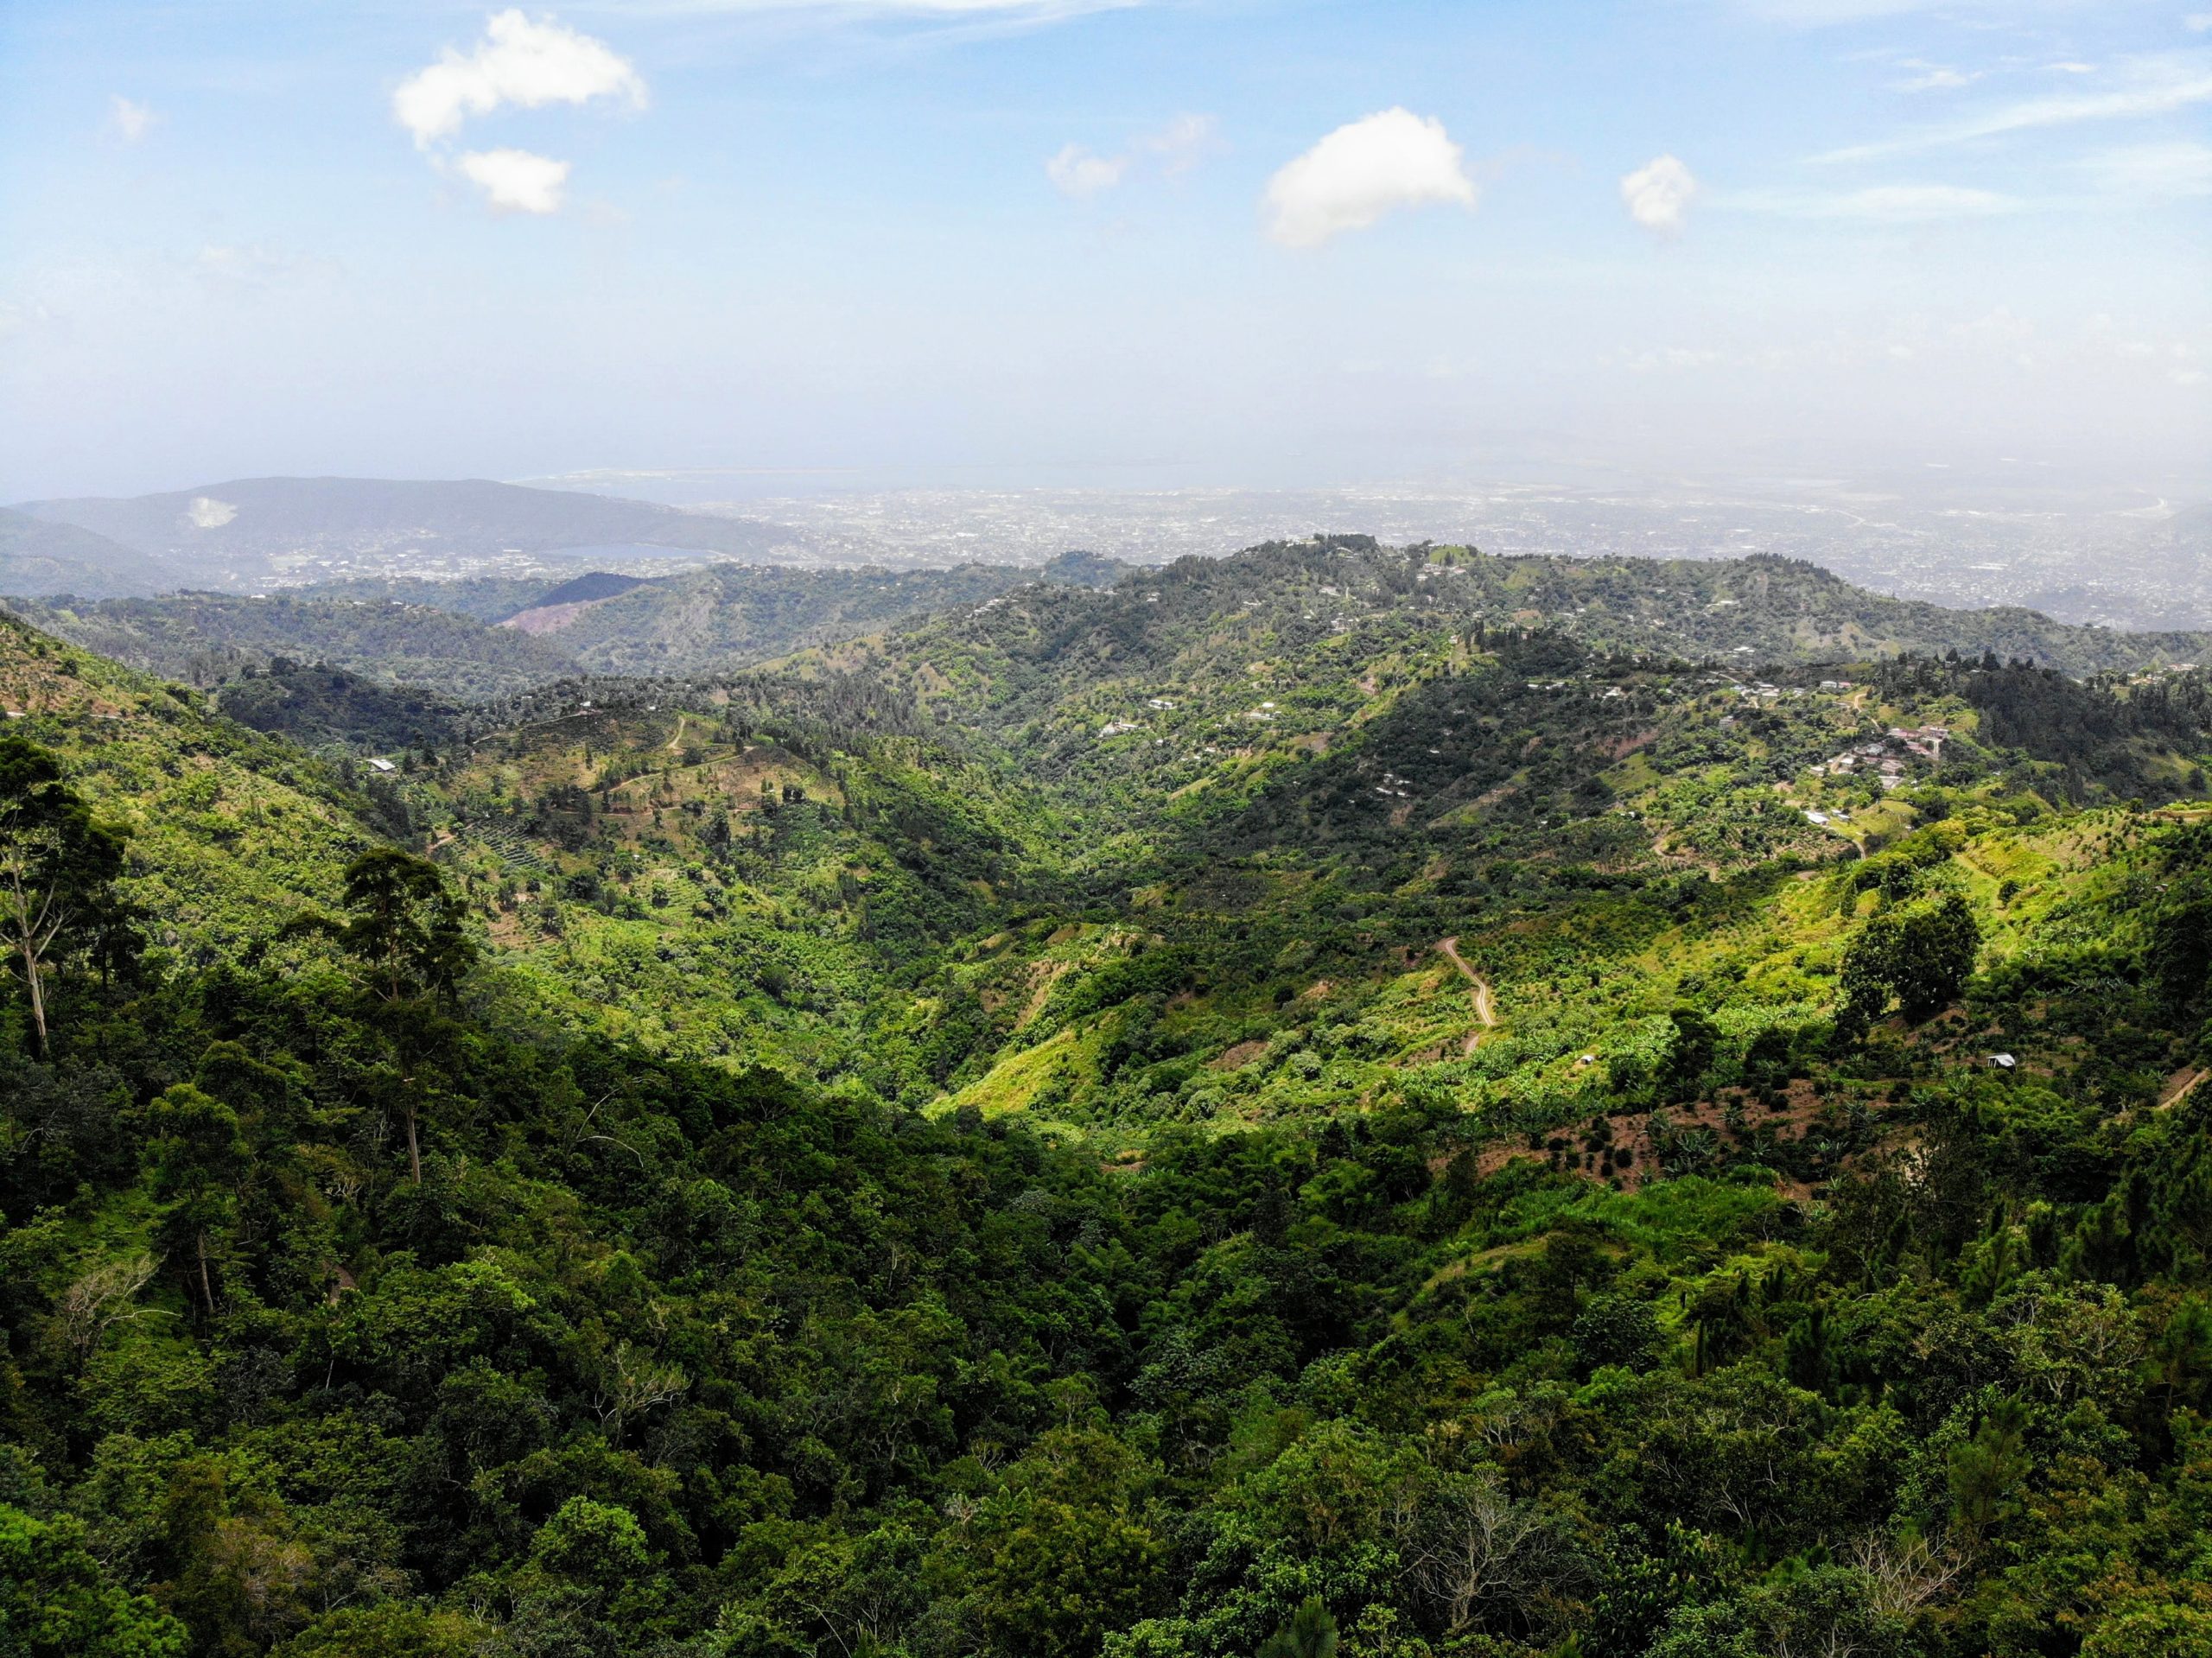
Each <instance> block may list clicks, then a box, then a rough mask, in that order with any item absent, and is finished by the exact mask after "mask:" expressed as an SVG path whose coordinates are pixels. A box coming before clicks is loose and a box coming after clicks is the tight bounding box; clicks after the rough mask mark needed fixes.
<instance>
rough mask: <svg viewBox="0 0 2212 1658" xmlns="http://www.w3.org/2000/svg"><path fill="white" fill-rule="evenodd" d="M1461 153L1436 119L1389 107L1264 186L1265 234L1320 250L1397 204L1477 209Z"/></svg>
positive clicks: (1343, 128)
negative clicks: (1442, 204) (1266, 226)
mask: <svg viewBox="0 0 2212 1658" xmlns="http://www.w3.org/2000/svg"><path fill="white" fill-rule="evenodd" d="M1475 200H1476V190H1475V181H1474V180H1473V179H1471V178H1470V177H1469V176H1468V175H1467V168H1466V160H1465V152H1464V151H1462V150H1461V149H1460V148H1459V145H1457V144H1455V143H1452V139H1451V137H1450V135H1448V134H1447V133H1446V131H1445V130H1444V124H1443V123H1442V122H1441V121H1437V120H1432V119H1425V118H1422V117H1421V116H1418V115H1415V114H1414V113H1413V111H1410V110H1405V109H1389V110H1383V111H1381V112H1380V113H1378V114H1375V115H1370V116H1367V117H1365V118H1363V119H1360V120H1357V121H1354V122H1352V123H1351V124H1349V125H1346V126H1341V127H1338V129H1337V130H1335V131H1334V132H1332V133H1331V134H1329V135H1328V137H1325V138H1324V139H1322V140H1321V142H1320V143H1317V144H1315V145H1314V146H1313V149H1309V150H1307V151H1306V153H1305V154H1304V155H1303V156H1299V157H1298V159H1297V160H1295V161H1294V162H1290V163H1289V164H1288V165H1287V166H1286V167H1285V168H1282V170H1281V172H1279V173H1277V174H1276V175H1274V178H1272V179H1270V180H1268V189H1267V194H1266V196H1265V197H1264V198H1263V205H1264V206H1265V207H1266V209H1267V213H1268V235H1269V236H1271V237H1272V238H1274V240H1276V241H1277V242H1280V243H1281V244H1282V245H1284V246H1285V247H1294V248H1310V247H1319V246H1320V245H1321V244H1323V243H1324V242H1326V241H1328V240H1329V239H1330V238H1332V237H1336V236H1340V235H1342V234H1343V233H1344V232H1346V231H1356V230H1364V229H1366V228H1367V226H1370V225H1372V224H1374V223H1375V221H1376V220H1377V219H1380V218H1382V217H1383V214H1385V213H1389V212H1391V211H1393V210H1394V209H1395V208H1399V207H1420V206H1428V205H1430V204H1432V203H1438V202H1441V203H1447V204H1451V205H1454V206H1461V207H1472V206H1474V205H1475Z"/></svg>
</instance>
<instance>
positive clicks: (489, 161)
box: [459, 149, 569, 213]
mask: <svg viewBox="0 0 2212 1658" xmlns="http://www.w3.org/2000/svg"><path fill="white" fill-rule="evenodd" d="M459 165H460V168H461V175H462V176H463V177H465V178H467V180H468V181H469V182H470V183H472V184H474V185H476V186H477V187H479V188H480V189H481V190H482V191H483V192H484V199H485V200H486V201H488V202H490V203H491V204H492V206H493V207H495V208H497V209H498V210H499V212H501V213H558V212H560V210H561V194H562V191H563V188H564V187H566V186H567V184H568V182H569V163H568V162H556V161H555V160H554V159H553V158H552V157H551V156H533V155H531V153H530V151H528V150H527V149H472V150H470V151H468V152H467V154H466V155H464V156H461V160H460V162H459Z"/></svg>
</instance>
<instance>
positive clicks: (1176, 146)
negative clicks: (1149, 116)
mask: <svg viewBox="0 0 2212 1658" xmlns="http://www.w3.org/2000/svg"><path fill="white" fill-rule="evenodd" d="M1213 133H1214V119H1213V117H1211V115H1179V116H1177V117H1176V118H1174V119H1173V121H1170V122H1169V123H1168V124H1166V126H1164V127H1162V128H1160V130H1159V131H1157V132H1154V133H1147V135H1146V136H1145V137H1142V138H1140V139H1138V140H1137V147H1138V148H1139V149H1143V150H1146V151H1148V152H1149V153H1150V154H1151V155H1152V156H1154V157H1155V158H1156V159H1157V160H1158V161H1159V162H1160V171H1161V172H1163V173H1166V174H1168V175H1170V176H1173V175H1175V174H1178V173H1187V172H1189V171H1190V170H1191V169H1192V168H1194V167H1196V166H1197V165H1198V162H1199V159H1200V158H1201V157H1202V156H1205V153H1206V151H1207V150H1209V149H1212V148H1213V142H1214V137H1213Z"/></svg>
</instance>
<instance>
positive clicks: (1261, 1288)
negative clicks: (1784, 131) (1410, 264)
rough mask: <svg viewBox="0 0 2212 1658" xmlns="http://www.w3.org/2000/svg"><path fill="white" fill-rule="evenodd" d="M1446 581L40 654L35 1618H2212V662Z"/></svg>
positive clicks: (1112, 594) (4, 1332) (2200, 1633)
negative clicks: (424, 680)
mask: <svg viewBox="0 0 2212 1658" xmlns="http://www.w3.org/2000/svg"><path fill="white" fill-rule="evenodd" d="M1756 562H1757V561H1752V563H1756ZM1451 568H1456V566H1454V565H1452V563H1450V562H1447V561H1446V557H1445V556H1444V555H1443V554H1442V553H1441V552H1440V549H1411V550H1409V551H1405V552H1398V551H1394V550H1392V549H1381V548H1377V547H1375V546H1374V545H1373V544H1372V543H1363V542H1360V543H1325V542H1323V543H1313V544H1312V545H1309V546H1305V547H1301V548H1295V549H1285V548H1277V549H1262V551H1260V552H1258V553H1255V554H1254V555H1250V556H1246V557H1245V558H1243V559H1242V560H1226V561H1221V562H1218V563H1217V564H1215V565H1211V566H1207V567H1205V568H1196V567H1193V568H1185V567H1184V566H1177V567H1174V568H1173V569H1171V570H1170V571H1168V572H1164V573H1158V572H1147V573H1139V574H1137V575H1133V576H1130V577H1128V578H1126V579H1125V580H1124V581H1122V583H1121V584H1120V585H1119V586H1118V587H1116V588H1113V589H1111V590H1109V591H1107V592H1104V593H1103V594H1101V593H1090V592H1086V591H1083V590H1080V589H1077V588H1043V587H1014V588H1007V589H1006V590H1005V592H1004V593H1003V594H1001V595H1000V596H997V597H995V598H994V599H992V600H989V601H988V602H985V603H978V604H967V603H963V605H962V606H961V607H959V608H957V609H956V610H952V611H949V612H946V613H941V614H938V615H937V616H934V617H932V618H931V619H926V620H923V621H919V622H915V623H911V624H906V625H903V626H899V627H898V628H895V629H893V630H891V631H889V632H881V633H877V634H874V635H871V636H869V637H868V638H865V639H860V640H853V641H842V642H838V643H833V644H830V645H823V646H822V647H820V648H819V649H817V650H813V651H808V652H805V653H803V654H802V655H800V656H799V657H797V658H796V659H794V660H792V661H791V662H789V663H787V664H779V665H778V666H776V667H774V668H772V669H766V670H750V671H746V670H741V664H737V663H734V662H733V663H731V664H728V666H727V668H726V669H724V670H718V671H710V670H707V669H704V668H702V669H701V670H699V671H696V672H694V673H691V674H690V675H689V676H688V677H682V678H651V677H642V676H630V677H598V678H576V677H568V678H550V679H547V680H543V681H539V682H533V683H531V684H530V685H528V686H520V687H515V688H512V689H507V690H505V692H503V693H502V694H501V695H500V696H496V697H495V696H483V697H475V698H464V697H462V696H459V695H457V694H451V693H440V692H435V691H432V690H428V689H423V688H420V687H410V686H407V685H404V684H401V683H395V681H396V680H397V679H398V678H400V676H397V675H391V674H386V675H384V676H374V675H369V676H364V675H362V674H359V673H356V672H354V671H353V670H350V669H347V668H346V667H342V666H340V665H339V664H336V663H335V662H333V661H322V660H316V659H314V658H312V657H302V658H287V659H284V660H282V661H270V660H266V659H256V660H253V661H251V662H244V661H242V662H239V663H237V664H233V665H232V667H230V668H228V669H226V670H224V677H222V678H221V682H220V683H218V684H215V685H213V686H212V687H197V686H194V685H191V684H187V683H174V682H165V681H162V680H157V679H154V678H150V677H146V676H145V675H144V674H143V673H141V672H139V671H137V670H133V669H130V668H126V667H124V666H122V665H119V664H117V663H115V662H112V661H109V660H105V659H103V658H101V657H97V656H94V655H92V654H90V653H88V652H87V651H84V650H82V649H80V648H78V647H77V646H74V645H66V644H63V643H60V642H59V641H58V640H56V639H54V638H51V637H49V636H48V635H47V634H45V633H43V632H39V631H37V630H36V629H35V628H34V627H32V626H28V625H26V624H24V623H22V622H19V621H14V620H9V621H6V622H4V623H0V699H4V705H5V708H6V709H7V711H8V713H9V714H10V715H13V716H16V717H14V718H11V719H10V721H9V722H8V728H7V729H6V731H5V732H0V932H4V933H5V935H6V937H5V941H4V942H5V947H6V953H7V956H8V958H9V960H10V962H11V963H12V964H13V965H12V981H11V987H10V993H9V994H8V996H7V999H6V1001H5V1002H4V1004H0V1652H5V1653H8V1654H10V1655H13V1654H17V1653H21V1654H23V1655H27V1658H32V1655H35V1658H60V1655H98V1658H124V1655H129V1658H170V1655H177V1658H183V1655H193V1658H200V1655H210V1658H213V1655H222V1658H231V1655H239V1658H245V1655H263V1654H273V1655H283V1658H340V1655H346V1658H353V1655H371V1658H377V1655H391V1658H448V1655H450V1658H461V1655H486V1658H504V1655H514V1658H537V1655H545V1658H556V1655H557V1658H570V1655H575V1658H587V1655H588V1658H628V1655H640V1658H646V1655H650V1658H1539V1655H1542V1658H1566V1655H1580V1658H1600V1655H1604V1658H1611V1655H1624V1658H1627V1655H1652V1658H1803V1655H1808V1654H1822V1655H1830V1658H1841V1655H1847V1654H1850V1655H1878V1658H1982V1655H2005V1658H2072V1655H2090V1658H2121V1655H2135V1654H2176V1655H2212V1553H2208V1551H2207V1546H2206V1538H2207V1537H2208V1535H2212V1260H2208V1255H2212V1140H2209V1139H2208V1130H2212V1089H2202V1088H2201V1087H2200V1086H2199V1083H2200V1080H2201V1078H2202V1077H2203V1076H2205V1075H2206V1074H2207V1072H2208V1070H2212V1052H2208V1051H2207V1050H2206V1047H2205V1042H2206V1032H2208V1030H2212V1022H2208V1021H2212V803H2208V800H2207V797H2208V793H2212V791H2208V789H2207V785H2206V781H2205V773H2204V771H2203V769H2202V768H2203V765H2204V763H2205V760H2206V758H2207V756H2208V755H2212V689H2208V683H2207V680H2206V678H2205V677H2204V676H2202V674H2200V673H2198V672H2196V670H2186V669H2174V668H2169V667H2164V666H2161V665H2160V664H2161V663H2162V662H2163V660H2164V655H2165V652H2164V651H2163V649H2162V648H2161V647H2159V646H2158V645H2152V644H2145V643H2142V642H2138V643H2137V644H2135V645H2129V644H2127V643H2126V638H2127V636H2123V635H2113V636H2108V637H2109V638H2110V639H2111V640H2113V641H2115V643H2114V644H2113V645H2112V647H2111V650H2110V651H2109V653H2108V654H2109V657H2110V659H2109V660H2100V661H2096V662H2092V663H2088V664H2072V665H2074V666H2075V667H2076V668H2077V669H2081V670H2083V671H2082V672H2080V673H2078V674H2075V675H2071V676H2069V674H2068V673H2065V672H2062V671H2061V670H2060V665H2059V664H2055V663H2054V662H2053V661H2052V660H2051V659H2050V657H2047V656H2044V655H2043V654H2042V653H2040V652H2038V651H2029V650H2025V649H2022V648H2020V646H2019V643H2018V639H2017V638H2014V637H2013V636H2012V634H2011V633H2009V632H2006V631H2005V628H2006V627H2009V626H2010V624H2009V623H2007V624H2005V626H1999V627H1993V629H1992V631H1991V632H1989V634H1988V636H1987V638H1986V639H1980V640H1978V639H1976V638H1974V636H1973V629H1972V626H1971V625H1970V623H1969V621H1967V620H1965V619H1958V618H1952V619H1950V620H1948V621H1946V622H1945V623H1944V624H1943V626H1945V627H1946V628H1948V629H1951V630H1953V632H1952V633H1951V635H1950V636H1949V637H1947V638H1942V639H1941V640H1937V641H1934V642H1933V643H1934V645H1935V648H1933V649H1928V648H1923V649H1920V650H1918V651H1914V652H1910V653H1898V652H1895V651H1891V652H1888V653H1883V654H1877V653H1874V652H1872V651H1869V652H1867V653H1866V654H1864V655H1858V654H1849V653H1844V652H1838V653H1836V654H1834V655H1832V656H1829V657H1826V658H1825V659H1822V658H1818V657H1813V656H1812V655H1811V654H1810V653H1809V651H1808V652H1807V653H1805V654H1803V655H1802V656H1798V655H1793V654H1792V653H1789V652H1777V653H1776V654H1774V655H1773V656H1771V657H1757V658H1751V657H1745V656H1744V655H1741V654H1738V653H1736V652H1735V651H1734V647H1733V645H1729V646H1728V647H1727V649H1726V651H1712V652H1710V653H1709V652H1708V649H1707V648H1706V647H1701V646H1699V645H1697V643H1696V640H1695V638H1694V634H1695V632H1696V630H1697V629H1699V628H1702V627H1706V626H1708V625H1709V620H1708V619H1709V618H1710V617H1711V616H1712V615H1713V614H1714V613H1712V612H1708V611H1707V609H1706V608H1705V607H1707V606H1708V605H1710V604H1712V603H1713V597H1712V592H1713V590H1712V589H1711V588H1710V587H1709V586H1708V585H1701V586H1699V587H1698V588H1695V589H1694V592H1693V593H1691V594H1686V595H1664V594H1661V595H1657V596H1656V598H1657V599H1659V600H1662V599H1664V598H1666V597H1669V596H1680V597H1681V598H1682V600H1683V605H1682V607H1681V610H1680V613H1678V614H1676V615H1675V619H1674V621H1673V622H1672V623H1670V624H1669V627H1668V628H1666V629H1661V628H1659V627H1658V626H1657V625H1656V623H1655V625H1654V627H1653V629H1652V630H1651V631H1650V632H1647V633H1645V634H1643V635H1641V636H1639V637H1637V638H1627V637H1618V638H1616V637H1599V632H1598V630H1597V629H1596V628H1595V627H1594V626H1593V625H1592V622H1591V620H1590V614H1591V613H1590V609H1589V608H1588V607H1589V606H1590V605H1591V604H1592V598H1591V594H1592V593H1593V592H1595V591H1596V590H1597V589H1596V588H1592V586H1591V583H1592V582H1593V581H1600V577H1601V576H1602V577H1603V579H1604V580H1605V581H1610V580H1611V579H1613V578H1611V576H1605V575H1604V573H1603V572H1602V571H1600V572H1599V574H1598V575H1591V576H1589V577H1588V578H1587V579H1580V578H1578V580H1579V582H1580V584H1579V585H1578V586H1576V587H1575V588H1573V591H1572V592H1571V593H1568V594H1552V593H1551V592H1550V591H1549V589H1548V588H1546V589H1542V590H1541V591H1536V592H1530V591H1529V590H1528V589H1527V587H1526V584H1524V585H1523V587H1522V588H1521V589H1516V592H1517V593H1518V594H1519V595H1520V596H1519V598H1518V599H1516V601H1515V602H1514V603H1513V605H1512V607H1511V608H1510V609H1508V608H1505V607H1503V601H1502V600H1501V601H1497V602H1492V601H1491V600H1484V601H1481V602H1474V601H1468V602H1461V601H1459V600H1453V601H1452V603H1450V604H1449V605H1446V604H1444V603H1442V602H1439V603H1435V604H1432V603H1431V602H1430V600H1429V598H1428V594H1427V590H1428V589H1429V588H1433V587H1434V586H1437V585H1438V584H1440V583H1450V582H1463V583H1474V582H1478V581H1489V580H1490V579H1491V578H1490V577H1488V576H1471V575H1462V576H1452V575H1440V574H1438V572H1439V571H1440V570H1443V569H1451ZM1656 568H1658V569H1664V570H1666V571H1669V572H1672V571H1673V569H1675V567H1673V566H1665V567H1656ZM1732 568H1735V569H1737V574H1736V575H1733V576H1731V577H1729V578H1727V579H1730V580H1743V579H1745V572H1744V570H1743V569H1741V567H1732ZM1750 574H1751V575H1758V572H1757V571H1755V570H1754V571H1751V572H1750ZM1773 574H1775V575H1776V576H1777V580H1780V579H1781V578H1783V577H1787V578H1788V581H1789V583H1792V584H1795V585H1792V586H1791V587H1790V591H1791V592H1793V593H1795V592H1798V591H1800V590H1801V589H1802V590H1809V591H1815V592H1817V591H1819V590H1820V582H1814V581H1810V580H1809V579H1806V580H1804V581H1800V578H1799V577H1797V576H1796V575H1793V574H1791V573H1790V572H1789V571H1788V570H1784V571H1782V572H1778V573H1773ZM1630 575H1634V576H1636V578H1637V580H1639V581H1642V582H1643V588H1645V589H1646V591H1645V593H1644V596H1643V597H1642V598H1640V599H1638V600H1637V602H1638V603H1640V604H1649V603H1655V602H1656V600H1655V598H1654V596H1653V595H1652V594H1650V593H1649V591H1648V589H1649V588H1650V587H1651V586H1652V585H1653V579H1652V578H1651V577H1650V576H1649V573H1636V572H1630ZM1620 579H1621V580H1623V581H1627V580H1629V579H1630V578H1629V576H1623V577H1621V578H1620ZM1714 579H1719V578H1718V577H1716V578H1714ZM1826 580H1827V579H1826V578H1821V581H1826ZM1600 585H1602V582H1600ZM1657 585H1658V586H1665V585H1667V583H1666V582H1664V581H1660V582H1658V583H1657ZM1839 585H1840V584H1839ZM1324 588H1332V589H1335V591H1333V592H1324V591H1322V589H1324ZM1846 594H1848V590H1846ZM620 597H626V594H623V595H618V597H617V598H613V599H609V600H607V603H608V604H609V605H611V604H613V603H614V602H618V601H619V598H620ZM1791 602H1792V603H1795V602H1796V600H1791ZM1837 602H1838V604H1839V605H1843V606H1844V607H1848V606H1849V605H1855V604H1856V603H1857V602H1858V601H1857V600H1838V601H1837ZM1577 605H1581V606H1584V607H1586V608H1585V609H1584V610H1583V611H1582V613H1580V616H1579V617H1578V615H1577V613H1576V610H1575V607H1576V606H1577ZM1735 608H1741V607H1724V611H1723V613H1726V611H1727V610H1730V609H1735ZM1667 638H1679V639H1684V640H1687V641H1688V642H1687V643H1680V644H1668V643H1666V640H1667ZM2130 651H2133V652H2134V653H2135V654H2133V656H2130V655H2129V654H2128V653H2129V652H2130ZM2031 658H2033V659H2031ZM1754 660H1756V661H1757V662H1758V663H1759V664H1760V665H1758V666H1757V667H1754V666H1753V665H1752V663H1753V661H1754ZM2091 669H2094V670H2096V671H2094V673H2092V672H2088V671H2087V670H2091Z"/></svg>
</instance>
